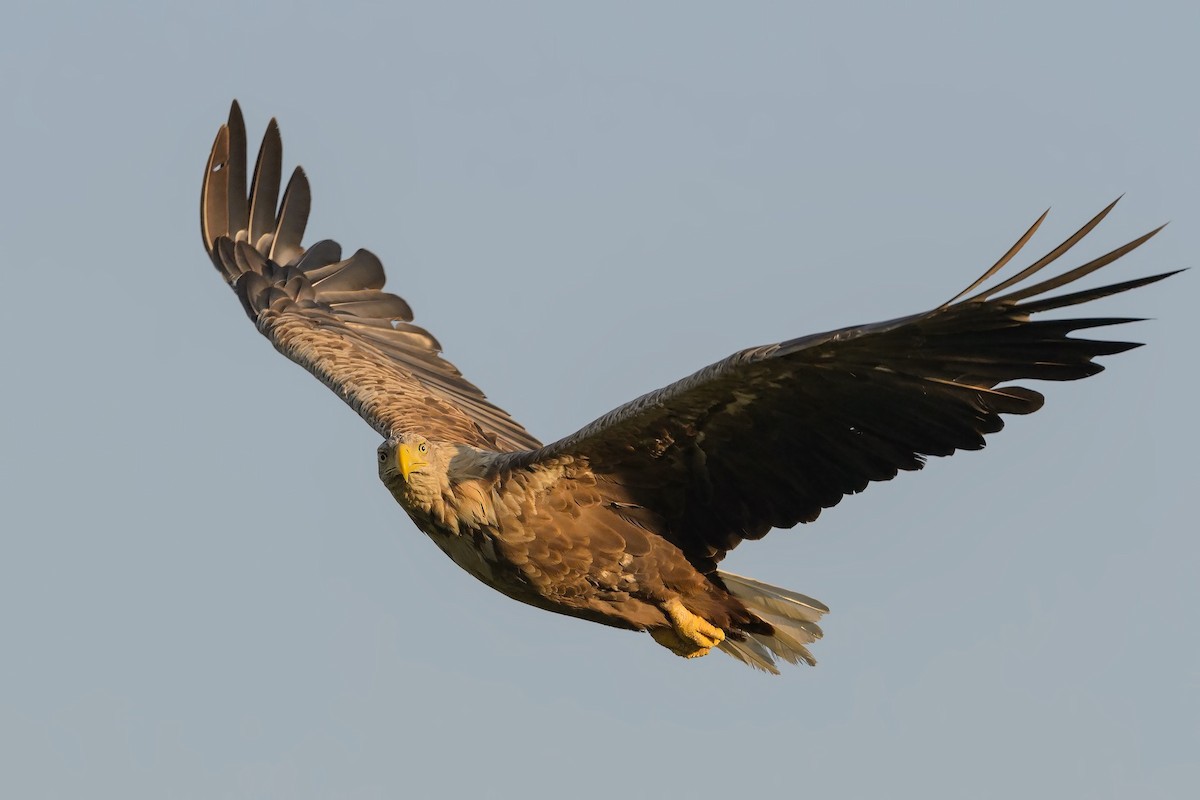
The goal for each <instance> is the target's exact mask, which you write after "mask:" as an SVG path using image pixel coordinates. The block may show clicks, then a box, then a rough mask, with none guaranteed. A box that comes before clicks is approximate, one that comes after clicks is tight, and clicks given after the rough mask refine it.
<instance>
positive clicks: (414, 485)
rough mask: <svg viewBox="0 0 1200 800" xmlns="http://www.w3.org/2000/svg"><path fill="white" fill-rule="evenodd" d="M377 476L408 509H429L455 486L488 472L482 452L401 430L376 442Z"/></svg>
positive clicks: (439, 502)
mask: <svg viewBox="0 0 1200 800" xmlns="http://www.w3.org/2000/svg"><path fill="white" fill-rule="evenodd" d="M378 461H379V479H380V480H381V481H383V483H384V485H385V486H387V487H388V489H389V490H390V491H391V493H392V495H393V496H394V497H395V498H396V499H397V500H398V501H399V502H400V504H401V505H403V506H404V507H405V508H406V509H408V510H409V511H424V512H430V511H431V510H432V509H434V507H440V506H441V504H442V502H443V501H445V500H450V499H451V498H452V497H453V496H454V494H455V492H454V487H455V486H457V485H458V484H460V483H461V482H462V481H466V480H470V479H474V478H478V477H481V476H482V475H483V474H485V473H486V472H487V465H488V463H489V462H488V459H487V454H486V453H485V452H484V451H480V450H477V449H476V448H474V447H470V446H468V445H463V444H450V443H446V442H439V441H436V440H433V439H429V438H427V437H425V436H422V435H421V434H419V433H403V434H400V435H399V436H396V437H394V438H391V439H388V440H387V441H385V442H384V443H383V444H381V445H379V450H378Z"/></svg>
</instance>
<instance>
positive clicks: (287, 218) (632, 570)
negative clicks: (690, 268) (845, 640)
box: [200, 101, 1175, 673]
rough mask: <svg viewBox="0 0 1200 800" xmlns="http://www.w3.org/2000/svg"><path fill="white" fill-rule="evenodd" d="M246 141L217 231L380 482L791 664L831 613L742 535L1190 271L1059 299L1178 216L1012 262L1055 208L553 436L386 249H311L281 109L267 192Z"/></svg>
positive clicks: (887, 465)
mask: <svg viewBox="0 0 1200 800" xmlns="http://www.w3.org/2000/svg"><path fill="white" fill-rule="evenodd" d="M246 154H247V148H246V127H245V123H244V121H243V118H242V113H241V109H240V108H239V106H238V104H237V102H236V101H234V102H233V104H232V106H231V108H230V111H229V117H228V120H227V122H226V123H225V124H224V125H222V126H221V127H220V129H219V131H218V133H217V136H216V140H215V141H214V142H213V146H212V152H211V154H210V156H209V159H208V165H207V168H206V169H205V173H204V183H203V189H202V193H201V200H200V224H201V232H202V235H203V239H204V246H205V249H206V250H207V251H208V255H209V256H210V258H211V259H212V262H213V264H214V265H215V266H216V268H217V270H218V271H219V272H220V274H221V275H222V277H224V279H225V281H226V282H227V283H228V284H229V285H230V286H231V287H232V288H233V290H234V292H236V293H237V296H238V299H239V300H241V303H242V307H243V308H244V309H245V311H246V314H247V315H248V316H249V317H250V319H251V321H253V322H254V324H255V326H256V327H257V328H258V330H259V332H260V333H261V334H262V335H263V336H265V337H267V338H268V339H269V340H270V341H271V343H272V344H273V345H274V346H275V348H276V349H277V350H278V351H279V352H281V353H283V354H284V355H285V356H287V357H288V358H290V359H291V360H292V361H295V362H296V363H297V364H299V365H300V366H302V367H304V368H305V369H306V370H308V371H309V372H311V373H312V374H313V375H315V376H316V377H317V378H319V379H320V380H321V382H323V383H324V384H325V385H326V386H328V387H329V388H330V389H332V390H333V391H334V392H336V393H337V394H338V396H339V397H341V398H342V399H343V400H344V401H345V402H346V403H348V404H349V405H350V406H351V407H352V408H353V409H354V410H355V411H357V412H358V413H359V415H360V416H362V418H363V419H364V420H366V422H367V423H368V424H370V425H371V427H372V428H374V429H375V430H376V431H377V432H378V433H379V434H380V435H381V436H382V437H383V443H382V444H381V445H379V448H378V452H377V454H376V458H377V460H378V470H379V477H380V479H381V480H382V482H383V484H384V485H385V486H386V487H387V489H388V491H389V492H391V494H392V496H393V497H394V498H395V499H396V501H397V502H398V503H399V504H400V506H401V507H402V508H403V509H404V510H405V511H406V512H407V513H408V515H409V517H410V518H411V519H412V521H413V522H414V523H415V524H416V526H417V527H418V528H419V529H421V530H422V531H424V532H425V533H426V534H427V535H428V536H429V538H430V539H432V540H433V541H434V543H435V544H436V545H437V546H438V547H439V548H441V549H442V551H443V552H445V553H446V555H448V556H449V557H450V558H451V559H453V560H454V562H455V563H456V564H458V565H459V566H460V567H462V568H463V569H465V570H466V571H467V572H469V573H470V574H471V575H473V576H475V577H476V578H478V579H479V580H481V581H483V582H484V583H486V584H487V585H488V586H491V587H493V588H494V589H497V590H498V591H500V592H502V593H503V594H505V595H507V596H509V597H511V598H513V599H515V600H519V601H521V602H523V603H527V604H529V605H532V606H535V607H537V608H541V609H545V610H547V611H553V612H556V613H559V614H566V615H568V616H572V617H578V618H581V619H585V620H590V621H592V622H598V623H601V624H603V625H609V626H613V627H616V628H623V629H627V630H632V631H642V632H646V633H648V634H649V635H650V636H651V638H652V639H653V640H654V641H655V642H657V643H658V644H659V645H662V646H664V647H666V648H668V649H669V650H671V652H673V653H675V654H676V655H679V656H683V657H685V658H695V657H698V656H703V655H705V654H707V653H708V652H710V650H712V649H713V648H716V649H718V650H721V651H722V652H724V653H727V654H728V655H730V656H733V657H734V658H736V659H738V660H740V661H742V662H744V663H746V664H748V665H750V666H753V667H756V668H758V669H761V670H764V671H767V672H772V673H778V671H779V669H778V665H779V662H780V661H783V662H788V663H791V664H798V663H801V662H803V663H807V664H810V665H811V664H815V663H816V662H815V661H814V659H813V656H812V654H811V652H810V651H809V648H808V646H809V645H810V644H812V643H813V642H814V641H816V640H817V639H819V638H820V637H821V635H822V631H821V628H820V625H819V622H820V620H821V618H822V616H823V615H824V614H825V613H827V612H828V610H829V609H828V608H827V607H826V606H825V605H824V604H823V603H821V602H819V601H817V600H814V599H813V598H811V597H808V596H806V595H803V594H800V593H798V592H794V591H791V590H788V589H782V588H779V587H777V586H771V585H769V584H766V583H763V582H760V581H757V580H753V579H751V578H747V577H743V576H740V575H735V574H733V573H730V572H726V571H723V570H720V569H718V564H719V563H720V562H721V560H722V558H724V556H725V554H726V553H728V552H729V551H730V550H732V549H733V548H734V547H736V546H737V545H738V544H739V543H740V542H742V541H743V540H746V539H760V538H762V537H763V536H764V535H766V533H767V532H768V531H770V530H771V529H773V528H791V527H793V526H795V525H796V524H797V523H802V522H812V521H813V520H815V519H817V517H818V516H819V515H820V513H821V510H822V509H824V508H829V507H831V506H834V505H836V504H837V503H838V502H839V501H840V500H841V499H842V498H843V497H844V496H846V495H849V494H857V493H858V492H861V491H863V490H864V489H866V488H867V486H868V484H870V483H872V482H874V481H886V480H890V479H891V478H894V477H895V476H896V475H897V474H898V473H899V472H900V471H901V470H918V469H920V468H921V467H922V466H923V464H924V463H925V460H926V458H927V457H929V456H949V455H951V454H953V453H955V452H956V451H958V450H978V449H980V448H982V447H983V446H984V437H985V436H986V435H987V434H991V433H995V432H997V431H999V430H1000V429H1001V428H1002V427H1003V425H1004V421H1003V415H1006V414H1029V413H1032V412H1034V411H1037V410H1038V409H1039V408H1041V406H1042V403H1043V397H1042V395H1041V394H1039V393H1038V392H1036V391H1034V390H1032V389H1028V388H1025V387H1023V386H1016V385H1012V383H1011V381H1016V380H1027V379H1032V380H1043V381H1068V380H1076V379H1079V378H1086V377H1088V376H1089V375H1095V374H1096V373H1097V372H1100V371H1101V370H1102V369H1103V367H1102V366H1101V365H1099V364H1097V363H1095V361H1094V359H1095V358H1096V357H1097V356H1109V355H1113V354H1116V353H1121V352H1124V351H1126V350H1130V349H1132V348H1134V347H1138V346H1139V345H1138V344H1137V343H1133V342H1124V341H1104V340H1096V339H1089V338H1080V337H1073V336H1071V335H1070V334H1072V333H1075V332H1078V331H1089V330H1091V329H1095V328H1104V327H1107V326H1112V325H1119V324H1123V323H1128V322H1135V321H1138V320H1136V319H1135V318H1129V317H1076V318H1070V319H1037V320H1035V319H1034V317H1035V316H1036V315H1039V314H1041V313H1042V312H1047V311H1054V310H1056V309H1064V308H1070V307H1072V306H1078V305H1081V304H1083V303H1087V302H1089V301H1092V300H1096V299H1099V298H1102V297H1108V296H1110V295H1115V294H1118V293H1120V292H1125V291H1128V290H1131V289H1136V288H1138V287H1141V286H1145V285H1147V284H1151V283H1154V282H1156V281H1160V280H1162V279H1164V278H1166V277H1168V276H1170V275H1173V274H1175V273H1174V272H1163V273H1159V274H1155V275H1150V276H1148V277H1143V278H1137V279H1134V280H1127V281H1124V282H1120V283H1111V284H1108V285H1104V286H1100V287H1098V288H1089V289H1082V290H1079V289H1075V290H1072V291H1070V292H1067V293H1055V294H1053V295H1051V293H1052V292H1054V290H1057V289H1060V288H1061V287H1065V286H1067V285H1069V284H1073V283H1074V282H1075V281H1078V280H1079V279H1081V278H1084V277H1085V276H1087V275H1090V274H1091V273H1093V272H1095V271H1097V270H1099V269H1101V268H1102V267H1105V266H1107V265H1108V264H1111V263H1112V262H1113V261H1116V260H1117V259H1119V258H1120V257H1121V256H1123V255H1125V254H1126V253H1128V252H1130V251H1131V250H1133V249H1135V248H1137V247H1139V246H1140V245H1142V244H1143V243H1145V242H1146V241H1147V240H1148V239H1150V238H1151V237H1152V236H1154V235H1155V234H1156V233H1157V232H1158V231H1159V230H1161V228H1157V229H1155V230H1152V231H1150V232H1149V233H1147V234H1145V235H1144V236H1140V237H1138V238H1137V239H1134V240H1133V241H1131V242H1129V243H1128V244H1125V245H1123V246H1121V247H1118V248H1117V249H1115V250H1113V251H1111V252H1109V253H1107V254H1105V255H1103V256H1100V257H1099V258H1095V259H1093V260H1091V261H1088V262H1087V263H1084V264H1082V265H1081V266H1077V267H1074V268H1072V269H1069V270H1066V271H1062V272H1059V273H1057V274H1054V275H1052V276H1051V277H1045V275H1046V273H1043V270H1044V269H1045V268H1046V267H1048V266H1050V265H1051V264H1053V263H1054V262H1056V261H1057V260H1058V259H1059V258H1060V257H1061V256H1063V255H1064V254H1065V253H1066V252H1067V251H1068V250H1070V249H1071V248H1072V247H1074V246H1075V245H1076V244H1077V243H1078V242H1079V241H1080V240H1081V239H1083V238H1084V237H1085V236H1086V235H1087V234H1088V233H1089V232H1091V230H1092V229H1093V228H1095V227H1096V226H1097V225H1098V224H1100V222H1101V221H1102V220H1103V219H1104V218H1105V216H1107V215H1108V213H1109V212H1110V211H1111V210H1112V208H1113V206H1115V205H1116V201H1114V202H1113V203H1112V204H1110V205H1109V206H1107V207H1106V208H1104V209H1103V210H1102V211H1101V212H1100V213H1099V214H1097V215H1096V216H1094V217H1093V218H1092V219H1091V220H1089V221H1088V222H1087V223H1086V224H1085V225H1084V226H1083V227H1082V228H1080V229H1079V230H1078V231H1076V232H1075V233H1073V234H1072V235H1071V236H1070V237H1068V238H1067V239H1066V240H1065V241H1064V242H1062V243H1061V244H1060V245H1058V246H1057V247H1055V248H1054V249H1053V250H1051V251H1050V252H1049V253H1047V254H1046V255H1044V256H1042V257H1041V258H1039V259H1037V260H1036V261H1034V262H1033V263H1032V264H1030V265H1029V266H1027V267H1025V268H1024V269H1021V270H1020V271H1017V272H1016V273H1015V274H1013V275H1011V277H1007V278H1005V279H1003V280H1001V279H999V278H996V277H995V276H996V275H997V273H999V272H1000V270H1001V269H1003V268H1004V267H1005V266H1006V265H1007V264H1008V263H1009V262H1010V261H1012V259H1013V258H1014V257H1015V256H1016V255H1017V254H1018V253H1019V252H1020V251H1021V249H1022V247H1023V246H1024V245H1025V244H1026V242H1028V241H1029V239H1030V238H1031V237H1032V236H1033V235H1034V233H1035V232H1036V231H1037V229H1038V227H1039V226H1040V225H1041V223H1042V221H1043V220H1044V219H1045V218H1046V214H1045V213H1043V214H1042V215H1041V216H1040V217H1038V219H1037V220H1036V221H1035V222H1034V223H1033V225H1031V226H1030V227H1029V229H1028V230H1026V231H1025V233H1024V234H1023V235H1022V236H1021V237H1020V238H1019V239H1018V240H1017V242H1016V243H1015V244H1014V245H1013V246H1012V247H1011V248H1010V249H1009V250H1008V251H1007V252H1006V253H1005V254H1004V255H1003V256H1001V257H1000V259H999V260H998V261H997V262H996V263H995V264H994V265H992V266H991V267H990V268H988V269H987V270H986V271H985V272H984V273H983V275H982V276H980V277H979V279H978V280H976V281H974V282H973V283H971V285H970V286H968V287H967V288H966V289H964V290H963V291H962V292H959V293H958V294H957V295H955V296H954V297H953V298H951V299H950V300H948V301H947V302H945V303H942V304H941V305H938V306H937V307H935V308H933V309H932V310H929V311H924V312H921V313H918V314H913V315H911V316H906V317H900V318H898V319H893V320H889V321H886V322H877V323H874V324H870V325H857V326H853V327H847V328H841V329H839V330H834V331H828V332H825V333H818V334H814V335H810V336H802V337H800V338H797V339H791V340H788V341H784V342H778V343H775V344H768V345H764V346H761V347H752V348H750V349H747V350H742V351H741V352H738V353H734V354H733V355H731V356H729V357H728V358H726V359H724V360H721V361H717V362H716V363H714V364H711V365H709V366H707V367H704V368H703V369H701V370H699V371H698V372H695V373H693V374H691V375H689V376H687V377H685V378H683V379H681V380H679V381H676V382H675V383H672V384H671V385H669V386H666V387H663V388H661V389H658V390H656V391H652V392H650V393H648V394H645V395H642V396H641V397H639V398H637V399H635V400H632V401H630V402H628V403H626V404H625V405H623V406H621V407H619V408H617V409H615V410H613V411H611V412H609V413H608V414H605V415H604V416H602V417H600V418H599V419H597V420H595V421H594V422H591V423H590V424H588V425H585V426H584V427H582V428H580V429H579V430H578V431H576V432H575V433H572V434H570V435H569V436H566V437H564V438H562V439H559V440H558V441H556V442H553V443H551V444H542V443H541V442H540V441H539V440H538V439H537V438H535V437H534V436H533V435H532V434H530V433H529V432H528V431H527V430H526V429H525V428H524V427H523V426H522V425H521V424H520V423H518V422H516V421H515V420H514V419H513V418H512V417H511V416H509V415H508V413H506V412H505V411H504V410H502V409H500V408H498V407H497V406H495V405H494V404H492V403H491V402H489V401H488V399H487V398H486V397H485V396H484V393H483V392H482V391H481V390H480V389H479V388H478V387H476V386H475V385H474V384H472V383H471V382H469V381H468V380H467V379H466V378H464V377H463V376H462V374H461V373H460V372H459V370H458V369H456V368H455V366H454V365H453V364H451V363H450V362H449V361H447V360H446V359H445V358H443V357H442V351H441V346H440V345H439V344H438V341H437V339H435V338H434V337H433V335H432V334H430V333H429V332H428V331H426V330H425V329H424V328H421V327H418V326H416V325H414V324H413V314H412V310H411V308H410V307H409V305H408V303H406V302H405V301H404V300H403V299H401V298H400V297H398V296H397V295H394V294H390V293H388V292H385V291H384V270H383V266H382V264H381V263H380V261H379V259H378V258H377V257H376V256H375V255H374V254H372V253H371V252H369V251H367V250H362V249H360V250H357V251H355V252H354V253H353V254H351V255H350V256H348V257H343V253H342V249H341V247H340V246H339V245H338V244H337V243H336V242H334V241H331V240H328V239H324V240H321V241H318V242H315V243H313V244H310V245H309V246H307V247H305V246H303V245H302V244H301V240H302V238H303V234H304V230H305V226H306V224H307V221H308V215H309V208H310V205H311V193H310V190H309V183H308V179H307V177H306V176H305V173H304V171H303V170H302V169H300V168H299V167H297V168H296V169H295V171H294V172H292V174H291V177H290V179H289V180H288V183H287V186H286V189H284V190H283V193H282V197H281V196H280V190H281V187H282V180H281V178H282V144H281V139H280V135H279V126H278V124H277V123H276V122H275V120H271V122H270V123H269V124H268V126H267V129H266V133H265V135H264V137H263V140H262V146H261V147H260V148H259V151H258V159H257V161H256V163H255V165H254V171H253V173H252V174H251V175H250V184H249V189H248V190H247V186H246V179H247V173H248V170H247V155H246ZM1118 199H1119V198H1118ZM989 281H991V285H990V286H987V287H986V288H984V287H985V285H986V284H988V283H989Z"/></svg>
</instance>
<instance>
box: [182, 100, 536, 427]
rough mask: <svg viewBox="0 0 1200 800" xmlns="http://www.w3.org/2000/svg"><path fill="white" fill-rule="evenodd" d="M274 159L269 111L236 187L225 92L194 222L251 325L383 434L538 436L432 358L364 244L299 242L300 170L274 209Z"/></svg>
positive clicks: (437, 353) (235, 153) (238, 136)
mask: <svg viewBox="0 0 1200 800" xmlns="http://www.w3.org/2000/svg"><path fill="white" fill-rule="evenodd" d="M281 165H282V145H281V143H280V138H279V129H278V126H277V125H276V124H275V121H274V120H272V121H271V124H270V125H269V126H268V127H267V132H266V135H265V136H264V137H263V144H262V148H261V150H260V152H259V157H258V161H257V163H256V166H255V171H254V180H253V185H252V187H251V188H250V190H249V193H247V188H246V133H245V124H244V123H243V121H242V113H241V109H240V108H239V107H238V104H237V103H236V102H234V103H233V105H232V106H231V108H230V110H229V121H228V122H227V123H226V124H225V125H223V126H221V129H220V130H219V131H218V133H217V137H216V140H215V141H214V142H213V149H212V154H211V155H210V157H209V162H208V167H207V169H206V170H205V175H204V188H203V192H202V195H201V201H200V217H201V232H202V234H203V238H204V245H205V248H206V249H207V251H208V254H209V256H210V257H211V258H212V260H213V263H214V264H215V265H216V267H217V269H218V270H219V271H220V272H221V274H222V275H223V276H224V277H225V279H226V280H227V281H228V282H229V284H230V285H231V286H232V287H233V288H234V290H235V291H236V292H237V294H238V297H240V298H241V300H242V305H243V307H244V308H245V310H246V313H247V315H249V317H250V319H251V320H253V321H254V323H255V325H257V326H258V329H259V331H260V332H261V333H262V334H263V335H264V336H266V337H267V338H268V339H270V340H271V343H272V344H274V345H275V347H276V349H278V350H279V351H280V352H281V353H283V354H284V355H286V356H287V357H288V358H290V359H292V360H293V361H295V362H296V363H298V364H300V366H302V367H304V368H305V369H307V370H308V371H309V372H311V373H313V374H314V375H316V376H317V377H318V378H319V379H320V380H321V381H322V382H323V383H325V384H326V385H327V386H329V388H331V389H333V390H334V391H335V392H336V393H337V394H338V396H339V397H341V398H342V399H343V400H345V401H346V402H347V403H349V404H350V406H352V407H353V408H354V409H355V410H356V411H357V412H358V413H359V414H360V415H362V417H363V419H365V420H366V421H367V422H368V423H370V425H371V427H373V428H374V429H375V430H376V431H378V432H379V433H380V434H381V435H383V436H385V437H389V436H393V437H394V436H397V435H399V434H401V433H405V432H415V433H421V434H423V435H426V436H430V437H432V438H436V439H439V440H441V441H447V442H461V443H463V444H470V445H473V446H476V447H481V448H486V449H494V450H499V451H512V450H524V449H529V448H535V447H538V446H540V443H539V442H538V441H537V439H535V438H534V437H533V436H531V435H530V434H529V432H528V431H526V430H525V429H524V428H523V427H522V426H521V425H519V424H518V423H517V422H515V421H514V420H513V419H512V418H511V417H510V416H509V415H508V414H507V413H506V412H504V411H503V410H502V409H500V408H497V407H496V406H495V405H493V404H492V403H490V402H488V400H487V398H486V397H485V396H484V394H483V392H481V391H480V390H479V388H478V387H476V386H475V385H474V384H472V383H470V382H469V381H467V380H466V379H465V378H463V377H462V375H461V374H460V373H459V371H458V370H457V369H456V368H455V367H454V365H453V364H451V363H450V362H449V361H446V360H445V359H444V358H442V357H441V346H440V345H439V344H438V342H437V340H436V339H435V338H434V337H433V336H431V335H430V334H429V332H428V331H426V330H424V329H423V328H420V327H417V326H416V325H412V324H411V321H412V311H411V309H410V308H409V306H408V304H407V303H406V302H404V300H403V299H401V298H399V297H397V296H396V295H393V294H389V293H386V292H384V291H382V290H383V285H384V273H383V266H382V264H380V262H379V259H378V258H376V257H375V255H374V254H372V253H370V252H369V251H366V250H359V251H357V252H356V253H355V254H354V255H352V256H350V257H349V258H347V259H345V260H341V248H340V247H339V246H338V245H337V243H336V242H332V241H329V240H324V241H320V242H317V243H316V244H315V245H313V247H312V248H310V249H308V250H307V251H306V250H305V249H304V248H303V246H302V244H301V238H302V236H303V234H304V229H305V226H306V224H307V222H308V213H309V208H310V205H311V194H310V191H309V186H308V179H307V178H306V177H305V175H304V172H303V171H302V170H300V169H298V168H297V169H296V171H295V172H294V173H293V174H292V178H291V180H290V181H289V182H288V187H287V190H286V191H285V192H284V194H283V198H282V200H280V201H279V208H278V210H276V208H275V205H276V199H277V198H278V197H279V182H280V179H281V174H282V172H281V169H282V167H281Z"/></svg>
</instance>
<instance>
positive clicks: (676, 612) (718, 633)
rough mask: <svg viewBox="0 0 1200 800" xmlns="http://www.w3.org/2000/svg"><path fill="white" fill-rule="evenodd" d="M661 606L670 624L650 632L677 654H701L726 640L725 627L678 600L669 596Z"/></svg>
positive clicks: (654, 637) (656, 639)
mask: <svg viewBox="0 0 1200 800" xmlns="http://www.w3.org/2000/svg"><path fill="white" fill-rule="evenodd" d="M661 608H662V611H663V613H664V614H666V615H667V619H668V620H669V621H670V623H671V627H670V628H653V629H651V631H650V636H651V637H653V639H654V641H656V642H658V643H659V644H661V645H662V646H663V647H665V648H667V649H668V650H670V651H671V652H672V653H674V654H675V655H677V656H683V657H684V658H699V657H700V656H703V655H707V654H708V651H709V650H711V649H712V648H714V647H716V646H717V645H719V644H720V643H721V642H723V641H725V631H723V630H721V629H720V628H718V627H717V626H715V625H713V624H711V623H710V622H709V621H708V620H706V619H704V618H703V617H699V616H696V615H695V614H693V613H692V612H690V611H688V610H687V609H686V608H684V607H683V603H681V602H679V600H669V601H667V602H666V603H664V604H663V605H662V606H661Z"/></svg>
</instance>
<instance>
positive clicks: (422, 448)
mask: <svg viewBox="0 0 1200 800" xmlns="http://www.w3.org/2000/svg"><path fill="white" fill-rule="evenodd" d="M428 449H429V445H427V444H425V443H424V442H422V443H421V444H419V445H417V452H418V453H424V452H425V451H426V450H428Z"/></svg>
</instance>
